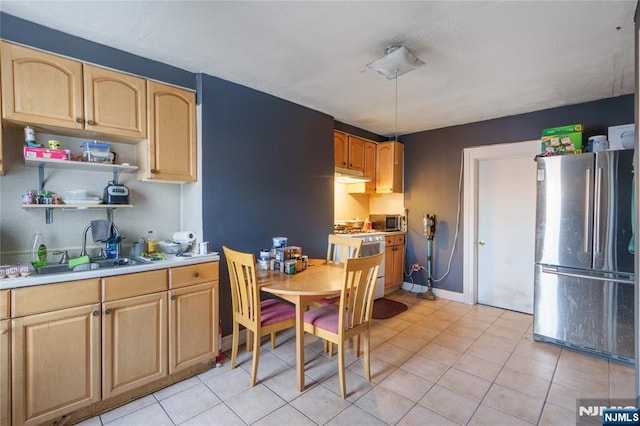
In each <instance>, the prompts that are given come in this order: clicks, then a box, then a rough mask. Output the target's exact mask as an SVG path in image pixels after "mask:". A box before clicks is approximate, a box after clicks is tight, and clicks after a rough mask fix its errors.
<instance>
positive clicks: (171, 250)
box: [158, 241, 191, 254]
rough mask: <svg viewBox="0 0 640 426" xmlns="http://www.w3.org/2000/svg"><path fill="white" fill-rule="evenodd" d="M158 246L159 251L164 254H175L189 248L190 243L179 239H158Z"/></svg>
mask: <svg viewBox="0 0 640 426" xmlns="http://www.w3.org/2000/svg"><path fill="white" fill-rule="evenodd" d="M158 247H160V251H161V252H163V253H165V254H176V253H178V252H183V253H184V252H186V251H189V250H190V249H191V243H190V242H188V241H186V242H179V241H159V242H158Z"/></svg>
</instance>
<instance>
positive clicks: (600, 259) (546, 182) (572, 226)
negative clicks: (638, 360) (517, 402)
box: [533, 150, 635, 363]
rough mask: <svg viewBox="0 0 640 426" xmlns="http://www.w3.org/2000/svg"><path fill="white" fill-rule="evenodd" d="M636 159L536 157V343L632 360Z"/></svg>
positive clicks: (628, 153) (628, 154)
mask: <svg viewBox="0 0 640 426" xmlns="http://www.w3.org/2000/svg"><path fill="white" fill-rule="evenodd" d="M632 161H633V150H624V151H601V152H597V153H585V154H576V155H561V156H553V157H540V158H538V160H537V207H536V247H535V253H536V255H535V256H536V259H535V262H536V263H535V287H534V323H533V337H534V340H537V341H546V342H554V343H558V344H562V345H565V346H569V347H573V348H576V349H581V350H585V351H589V352H592V353H596V354H599V355H603V356H606V357H609V358H614V359H618V360H621V361H625V362H630V363H633V362H634V325H633V319H634V309H633V308H634V291H633V290H634V273H635V271H634V261H633V254H632V253H631V251H630V247H629V245H630V241H631V237H632V225H631V223H632V213H631V192H632V183H633V170H632Z"/></svg>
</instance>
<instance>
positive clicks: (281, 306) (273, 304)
mask: <svg viewBox="0 0 640 426" xmlns="http://www.w3.org/2000/svg"><path fill="white" fill-rule="evenodd" d="M295 317H296V308H295V307H294V306H293V304H291V303H289V302H285V301H283V300H277V299H267V300H263V301H262V302H260V325H261V326H265V325H271V324H275V323H277V322H281V321H286V320H289V319H292V318H295Z"/></svg>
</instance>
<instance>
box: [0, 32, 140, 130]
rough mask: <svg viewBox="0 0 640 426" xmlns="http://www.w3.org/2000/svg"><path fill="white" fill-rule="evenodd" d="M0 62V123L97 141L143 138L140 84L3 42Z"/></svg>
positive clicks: (120, 74)
mask: <svg viewBox="0 0 640 426" xmlns="http://www.w3.org/2000/svg"><path fill="white" fill-rule="evenodd" d="M1 60H2V70H3V71H2V94H3V96H2V117H3V118H4V119H7V120H11V121H15V122H17V123H21V124H32V125H36V126H42V127H44V128H48V127H58V128H60V127H61V128H66V129H72V130H85V131H91V132H96V133H99V134H100V135H101V138H102V139H113V137H111V138H110V137H109V136H112V135H115V136H124V137H129V138H133V139H134V141H138V140H142V139H144V138H145V137H146V136H147V129H146V83H145V79H143V78H139V77H134V76H131V75H127V74H123V73H119V72H115V71H110V70H107V69H103V68H99V67H95V66H91V65H87V64H83V63H81V62H78V61H74V60H71V59H66V58H63V57H60V56H57V55H52V54H49V53H45V52H41V51H38V50H34V49H30V48H26V47H22V46H18V45H15V44H11V43H6V42H2V59H1ZM105 135H106V138H105V137H103V136H105Z"/></svg>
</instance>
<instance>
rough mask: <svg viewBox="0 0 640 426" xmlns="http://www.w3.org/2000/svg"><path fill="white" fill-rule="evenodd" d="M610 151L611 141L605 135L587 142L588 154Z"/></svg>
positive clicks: (593, 137)
mask: <svg viewBox="0 0 640 426" xmlns="http://www.w3.org/2000/svg"><path fill="white" fill-rule="evenodd" d="M607 149H609V141H608V140H607V137H606V136H605V135H597V136H591V137H590V138H589V139H588V140H587V151H588V152H600V151H604V150H607Z"/></svg>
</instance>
